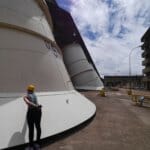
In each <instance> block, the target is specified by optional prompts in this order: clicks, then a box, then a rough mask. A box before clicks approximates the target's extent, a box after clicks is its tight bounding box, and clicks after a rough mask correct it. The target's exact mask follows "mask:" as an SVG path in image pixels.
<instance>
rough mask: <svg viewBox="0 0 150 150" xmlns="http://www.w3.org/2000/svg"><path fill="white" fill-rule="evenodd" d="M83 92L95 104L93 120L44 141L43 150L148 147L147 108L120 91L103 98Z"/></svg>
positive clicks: (149, 113) (134, 149) (149, 124)
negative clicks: (56, 137)
mask: <svg viewBox="0 0 150 150" xmlns="http://www.w3.org/2000/svg"><path fill="white" fill-rule="evenodd" d="M82 94H84V95H85V96H86V97H88V98H89V99H90V100H91V101H93V102H94V103H95V104H96V107H97V113H96V116H95V117H94V119H93V120H92V122H91V123H90V124H88V125H87V126H85V127H84V128H82V129H80V130H78V131H77V132H74V133H73V134H70V135H68V136H66V137H62V139H61V140H59V141H55V142H54V143H53V142H51V141H47V143H46V145H42V150H150V107H148V106H144V107H138V106H135V105H134V104H133V103H132V101H131V100H130V98H129V96H127V95H126V94H124V93H122V92H119V91H109V92H107V93H106V97H100V96H99V95H98V93H96V92H83V93H82ZM49 143H51V144H49Z"/></svg>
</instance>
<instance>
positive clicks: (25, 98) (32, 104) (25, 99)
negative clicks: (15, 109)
mask: <svg viewBox="0 0 150 150" xmlns="http://www.w3.org/2000/svg"><path fill="white" fill-rule="evenodd" d="M23 99H24V101H25V103H26V104H27V105H29V106H33V107H39V105H38V104H34V103H32V102H30V101H29V100H28V98H27V96H25V97H24V98H23Z"/></svg>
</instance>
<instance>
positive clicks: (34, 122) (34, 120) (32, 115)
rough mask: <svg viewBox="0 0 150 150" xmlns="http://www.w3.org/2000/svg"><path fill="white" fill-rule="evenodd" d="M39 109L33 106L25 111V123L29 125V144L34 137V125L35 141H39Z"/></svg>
mask: <svg viewBox="0 0 150 150" xmlns="http://www.w3.org/2000/svg"><path fill="white" fill-rule="evenodd" d="M41 115H42V113H41V109H40V108H33V109H28V112H27V123H28V127H29V143H30V145H32V144H33V139H34V126H35V127H36V131H37V136H36V142H37V143H39V141H40V137H41Z"/></svg>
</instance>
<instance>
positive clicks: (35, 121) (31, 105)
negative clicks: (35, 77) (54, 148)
mask: <svg viewBox="0 0 150 150" xmlns="http://www.w3.org/2000/svg"><path fill="white" fill-rule="evenodd" d="M34 91H35V86H34V85H29V86H28V87H27V95H26V96H24V101H25V103H26V104H27V106H28V110H27V124H28V128H29V146H30V147H34V146H37V147H40V146H39V142H40V137H41V116H42V111H41V107H42V106H41V105H39V104H38V101H37V97H36V95H35V93H34ZM34 127H35V128H36V132H37V136H36V144H35V145H34V143H33V140H34Z"/></svg>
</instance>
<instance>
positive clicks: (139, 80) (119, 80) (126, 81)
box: [104, 75, 145, 89]
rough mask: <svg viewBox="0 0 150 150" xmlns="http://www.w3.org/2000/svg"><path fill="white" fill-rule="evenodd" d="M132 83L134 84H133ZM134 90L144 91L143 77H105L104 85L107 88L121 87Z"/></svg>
mask: <svg viewBox="0 0 150 150" xmlns="http://www.w3.org/2000/svg"><path fill="white" fill-rule="evenodd" d="M131 81H132V82H131ZM130 82H131V88H132V89H144V87H145V85H144V83H143V76H140V75H136V76H104V85H105V87H107V88H112V87H119V88H129V86H130Z"/></svg>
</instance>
